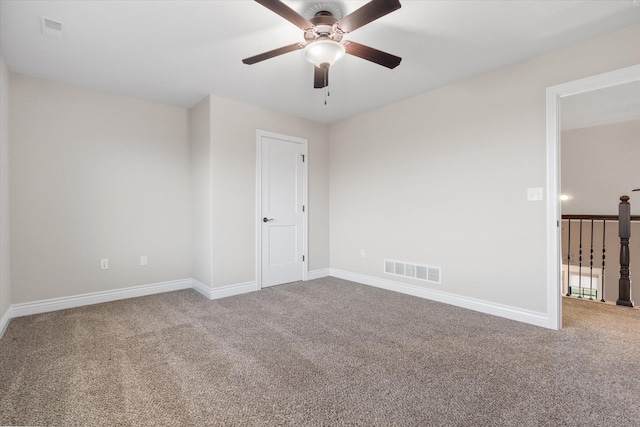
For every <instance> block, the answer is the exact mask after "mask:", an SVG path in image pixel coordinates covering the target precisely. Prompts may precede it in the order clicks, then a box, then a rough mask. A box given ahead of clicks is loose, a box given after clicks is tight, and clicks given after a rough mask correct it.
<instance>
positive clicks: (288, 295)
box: [0, 278, 640, 427]
mask: <svg viewBox="0 0 640 427" xmlns="http://www.w3.org/2000/svg"><path fill="white" fill-rule="evenodd" d="M563 304H564V313H565V316H564V328H563V330H562V331H559V332H555V331H550V330H546V329H542V328H537V327H534V326H529V325H525V324H520V323H517V322H513V321H510V320H505V319H501V318H497V317H492V316H489V315H484V314H480V313H476V312H473V311H468V310H464V309H460V308H456V307H451V306H447V305H444V304H439V303H435V302H431V301H428V300H424V299H420V298H415V297H411V296H407V295H402V294H397V293H393V292H389V291H385V290H382V289H377V288H372V287H367V286H364V285H359V284H355V283H351V282H347V281H343V280H339V279H335V278H326V279H319V280H315V281H310V282H306V283H292V284H288V285H282V286H277V287H273V288H269V289H265V290H263V291H260V292H253V293H250V294H245V295H240V296H236V297H230V298H225V299H220V300H215V301H208V300H206V299H205V298H203V297H202V296H200V295H199V294H197V293H196V292H194V291H192V290H185V291H178V292H171V293H166V294H160V295H154V296H148V297H142V298H135V299H130V300H124V301H118V302H112V303H106V304H100V305H94V306H89V307H82V308H76V309H69V310H63V311H58V312H54V313H47V314H40V315H34V316H29V317H22V318H16V319H13V320H12V321H11V324H10V325H9V328H8V329H7V331H6V333H5V336H4V337H3V338H2V340H0V424H2V425H55V426H59V425H65V426H73V425H85V426H86V425H92V426H93V425H96V426H97V425H110V426H111V425H172V426H175V425H189V426H195V425H224V426H231V425H248V426H263V425H295V426H314V425H363V426H376V425H385V426H386V425H402V426H520V427H521V426H560V425H563V426H564V425H568V426H586V425H588V426H637V425H640V313H639V312H638V310H632V309H625V308H620V307H615V306H610V305H603V304H596V303H589V302H583V301H577V300H573V299H571V300H567V299H565V300H564V302H563Z"/></svg>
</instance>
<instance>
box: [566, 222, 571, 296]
mask: <svg viewBox="0 0 640 427" xmlns="http://www.w3.org/2000/svg"><path fill="white" fill-rule="evenodd" d="M567 226H568V233H569V238H568V239H567V296H568V297H569V296H571V218H569V219H568V220H567Z"/></svg>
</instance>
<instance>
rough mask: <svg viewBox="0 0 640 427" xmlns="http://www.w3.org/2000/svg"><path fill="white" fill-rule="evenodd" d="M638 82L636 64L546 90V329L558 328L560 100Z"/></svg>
mask: <svg viewBox="0 0 640 427" xmlns="http://www.w3.org/2000/svg"><path fill="white" fill-rule="evenodd" d="M639 80H640V65H633V66H631V67H626V68H622V69H620V70H616V71H611V72H608V73H603V74H598V75H596V76H591V77H587V78H584V79H580V80H575V81H572V82H568V83H563V84H560V85H556V86H551V87H549V88H547V194H548V197H547V313H548V316H549V326H548V327H549V328H550V329H556V330H557V329H560V328H561V327H562V304H561V291H560V289H561V288H560V287H561V286H562V278H561V276H560V274H561V271H560V244H561V236H560V226H559V221H560V218H561V214H560V100H561V98H564V97H566V96H571V95H578V94H580V93H584V92H589V91H593V90H598V89H604V88H607V87H611V86H617V85H621V84H625V83H631V82H634V81H639Z"/></svg>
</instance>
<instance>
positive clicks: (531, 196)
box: [527, 187, 542, 202]
mask: <svg viewBox="0 0 640 427" xmlns="http://www.w3.org/2000/svg"><path fill="white" fill-rule="evenodd" d="M527 200H529V201H530V202H532V201H537V200H542V187H536V188H527Z"/></svg>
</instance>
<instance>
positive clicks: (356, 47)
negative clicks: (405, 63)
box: [344, 40, 402, 69]
mask: <svg viewBox="0 0 640 427" xmlns="http://www.w3.org/2000/svg"><path fill="white" fill-rule="evenodd" d="M344 48H345V51H346V52H347V53H348V54H349V55H353V56H357V57H358V58H362V59H366V60H367V61H371V62H375V63H376V64H379V65H382V66H383V67H387V68H392V69H393V68H396V67H397V66H398V65H400V61H402V58H400V57H399V56H395V55H392V54H390V53H387V52H383V51H381V50H378V49H374V48H372V47H369V46H365V45H363V44H360V43H356V42H352V41H350V40H349V41H347V42H345V43H344Z"/></svg>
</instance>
